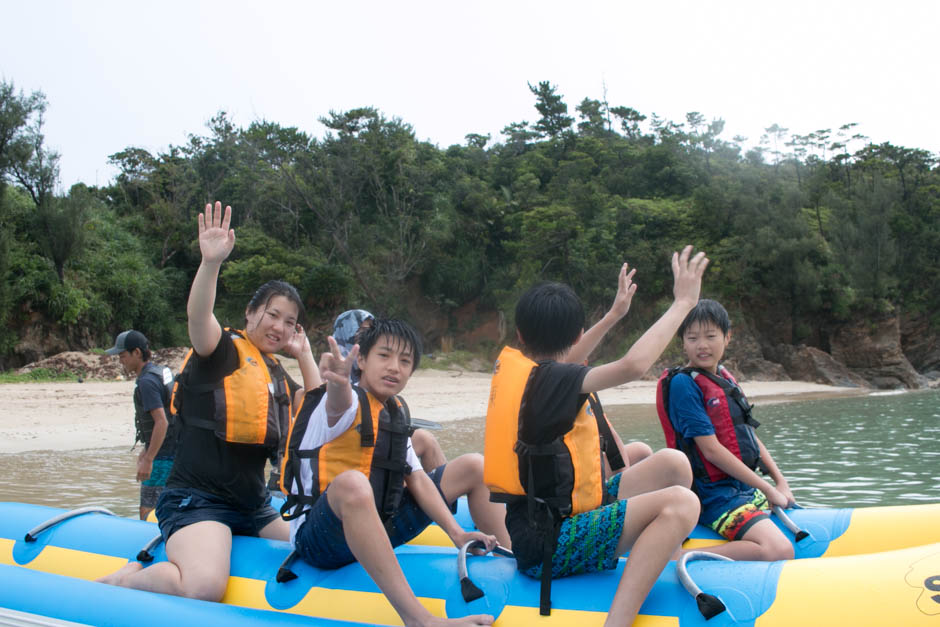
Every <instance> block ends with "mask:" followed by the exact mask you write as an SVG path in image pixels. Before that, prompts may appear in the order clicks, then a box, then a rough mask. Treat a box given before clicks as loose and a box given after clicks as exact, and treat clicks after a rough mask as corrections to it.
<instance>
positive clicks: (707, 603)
mask: <svg viewBox="0 0 940 627" xmlns="http://www.w3.org/2000/svg"><path fill="white" fill-rule="evenodd" d="M695 603H696V604H697V605H698V611H699V613H700V614H701V615H702V617H704V618H705V620H709V619H712V618H714V617H716V616H718V615H719V614H721V613H722V612H724V611H725V609H727V608H725V604H724V603H722V602H721V600H720V599H719V598H718V597H716V596H715V595H714V594H708V593H707V592H699V593H698V595H696V597H695Z"/></svg>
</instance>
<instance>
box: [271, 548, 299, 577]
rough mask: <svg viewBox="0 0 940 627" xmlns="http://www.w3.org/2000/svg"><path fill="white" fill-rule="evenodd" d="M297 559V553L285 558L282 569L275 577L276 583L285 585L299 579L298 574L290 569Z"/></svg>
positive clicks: (291, 553)
mask: <svg viewBox="0 0 940 627" xmlns="http://www.w3.org/2000/svg"><path fill="white" fill-rule="evenodd" d="M295 557H297V551H291V552H290V553H288V555H287V557H285V558H284V561H283V562H281V565H280V567H279V568H278V569H277V575H275V576H274V581H276V582H278V583H285V582H287V581H292V580H294V579H297V573H295V572H294V571H292V570H291V569H290V564H291V562H292V561H294V558H295Z"/></svg>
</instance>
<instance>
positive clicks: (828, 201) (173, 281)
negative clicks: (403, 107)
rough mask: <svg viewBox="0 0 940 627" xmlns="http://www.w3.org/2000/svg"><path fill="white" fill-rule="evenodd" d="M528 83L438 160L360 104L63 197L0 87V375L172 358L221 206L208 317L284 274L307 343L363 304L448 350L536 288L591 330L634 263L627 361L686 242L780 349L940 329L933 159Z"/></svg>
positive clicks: (6, 89) (845, 134)
mask: <svg viewBox="0 0 940 627" xmlns="http://www.w3.org/2000/svg"><path fill="white" fill-rule="evenodd" d="M529 88H530V89H531V92H532V95H533V100H534V105H535V107H534V110H533V120H534V121H516V122H510V123H508V124H507V126H506V127H505V128H504V129H503V135H502V137H499V138H492V137H490V136H483V135H479V134H474V133H470V134H468V135H467V136H466V143H465V144H463V145H454V146H449V147H446V148H442V147H438V146H435V145H433V144H431V143H428V142H423V141H419V140H417V139H416V135H415V132H414V130H413V129H412V127H411V126H410V125H409V124H408V123H407V122H405V121H403V120H400V119H397V118H394V117H392V118H389V117H386V115H385V114H383V113H382V112H380V111H377V110H375V109H373V108H369V107H365V108H360V109H353V110H350V111H342V112H333V111H331V112H329V113H328V114H326V115H325V116H324V117H323V118H321V120H320V121H321V122H322V123H323V124H324V125H325V126H326V127H327V129H328V132H327V133H326V134H325V136H324V137H322V138H315V137H312V136H311V135H309V134H307V133H305V132H303V131H301V130H298V129H297V128H290V127H284V126H281V125H279V124H278V123H277V122H274V121H257V122H254V123H252V124H251V125H249V126H248V127H246V128H241V127H238V126H236V125H235V124H233V122H232V121H231V120H230V118H229V117H228V116H227V115H226V114H225V113H219V114H218V115H217V116H216V117H214V118H213V119H212V120H211V121H210V123H209V124H208V129H207V131H206V132H204V134H194V135H191V136H190V138H189V141H188V142H187V143H186V144H185V145H182V146H172V147H170V148H169V149H168V150H167V151H166V152H164V153H159V154H151V153H150V152H148V151H145V150H142V149H139V148H134V147H128V148H126V149H125V150H123V151H121V152H118V153H116V154H114V155H112V156H111V161H112V163H113V164H115V165H116V166H117V168H118V169H119V171H120V173H119V175H118V176H117V177H116V179H115V180H114V181H113V182H112V183H111V184H109V185H107V186H103V187H99V188H91V187H87V186H85V185H81V184H79V185H75V186H73V187H72V188H71V189H69V190H68V192H67V193H64V194H63V193H58V192H57V191H56V185H57V158H58V155H56V154H55V153H54V152H52V151H50V150H49V149H48V148H47V147H46V146H45V143H44V137H43V128H42V123H43V113H44V110H45V106H46V101H45V98H44V96H43V95H42V94H40V93H32V94H26V93H24V92H22V91H17V90H16V89H15V86H14V85H13V84H12V83H8V82H2V83H0V366H3V367H11V366H16V365H20V364H22V363H24V362H25V361H26V360H27V359H35V358H37V357H39V356H42V355H36V354H35V353H36V352H37V349H36V348H35V347H33V348H28V347H27V345H29V346H35V345H41V344H42V343H41V342H40V343H39V344H36V343H35V342H34V343H33V344H30V343H29V342H27V341H26V340H27V339H28V338H29V337H31V336H35V335H36V334H41V335H42V336H43V337H47V338H54V339H55V341H48V342H47V343H46V344H45V346H47V348H48V350H49V351H53V350H65V349H67V348H69V349H80V348H88V347H93V346H105V345H110V343H111V341H112V338H113V337H114V334H115V333H116V332H118V331H121V330H123V329H126V328H131V327H133V328H136V329H140V330H141V331H143V332H144V333H146V334H147V335H148V336H149V337H150V338H151V341H152V342H153V343H154V344H155V345H156V346H169V345H183V344H185V343H186V335H185V302H186V298H187V294H188V287H189V282H190V280H191V279H192V276H193V275H194V273H195V270H196V267H197V266H198V263H199V253H198V246H197V244H196V242H195V234H196V215H197V213H198V212H199V211H200V210H201V209H202V208H203V207H204V205H205V203H206V202H207V201H210V200H221V201H222V202H223V203H225V204H230V205H231V206H232V207H233V210H234V223H235V224H234V226H235V229H236V236H237V243H236V248H235V252H234V253H233V256H232V257H231V258H230V260H229V261H228V262H227V263H226V264H225V265H224V266H223V272H222V276H221V280H220V286H219V289H220V295H219V305H220V318H227V319H228V320H229V321H231V322H233V323H236V324H237V323H238V321H239V320H240V319H241V314H242V312H243V311H244V306H245V303H246V302H247V300H248V296H249V295H250V294H251V292H252V291H253V290H254V289H255V287H257V286H258V285H260V284H261V283H262V282H264V281H266V280H268V279H271V278H283V279H286V280H288V281H290V282H291V283H293V284H294V285H296V286H297V287H298V289H299V290H300V292H301V294H302V296H303V297H304V299H305V301H306V303H307V306H308V314H309V325H310V326H311V327H318V328H325V327H326V325H328V324H329V321H330V320H331V318H332V316H334V315H335V314H336V313H338V312H339V311H341V310H343V309H345V308H347V307H349V306H357V307H364V308H367V309H371V310H373V311H377V312H385V313H389V314H396V315H404V316H407V317H410V318H412V319H413V320H416V321H417V322H418V323H419V326H422V325H423V326H424V327H425V332H426V334H427V335H429V336H430V337H429V339H430V340H431V342H430V343H431V345H432V346H435V345H436V344H435V342H436V341H438V340H439V339H440V337H443V336H445V335H446V336H453V337H456V338H457V345H458V346H459V345H460V343H461V340H460V338H461V331H463V330H465V329H461V328H459V327H460V326H461V325H472V324H474V322H473V319H469V320H468V319H467V318H466V316H465V317H463V318H460V319H459V320H458V316H457V315H456V314H457V312H458V311H462V310H464V309H465V308H466V307H467V306H468V305H473V311H475V312H478V314H479V315H481V316H482V315H484V314H486V313H487V312H489V313H490V314H492V313H493V312H503V313H504V314H505V316H506V317H507V318H508V319H509V321H510V322H511V316H512V307H513V305H514V302H515V298H516V296H517V295H518V293H519V291H520V290H522V289H524V288H525V287H527V286H529V285H530V284H532V283H533V282H535V281H538V280H543V279H551V280H561V281H565V282H568V283H571V284H572V285H573V286H575V288H576V290H577V291H578V293H579V294H580V295H581V297H582V298H583V300H584V302H585V306H586V308H587V311H588V312H589V317H591V318H592V319H596V318H597V317H598V316H599V315H600V313H601V312H603V311H604V310H605V308H606V307H607V306H608V304H609V302H610V300H611V298H612V296H613V293H614V287H615V280H616V276H617V270H618V268H619V266H620V264H621V263H622V262H623V261H628V262H629V263H630V264H631V266H634V267H636V268H638V274H637V277H636V280H637V283H638V284H639V286H640V292H639V294H638V296H637V298H636V299H635V304H634V310H633V311H634V313H633V314H631V315H633V316H635V317H636V323H635V324H631V325H630V326H629V329H625V330H624V331H623V335H622V337H620V338H618V342H619V343H620V344H621V346H619V347H617V348H620V347H622V344H623V343H624V342H626V341H627V340H628V339H630V337H635V336H636V334H637V333H639V330H640V328H641V324H643V323H647V322H650V321H652V319H653V318H654V316H656V315H658V313H660V312H661V311H662V310H663V309H664V306H665V303H666V301H667V299H668V298H670V292H671V281H670V274H669V265H668V259H669V255H670V254H671V252H672V251H673V250H676V249H678V248H679V247H681V246H682V245H683V244H685V243H692V244H694V245H695V246H696V248H698V249H703V250H705V251H707V253H708V255H709V257H710V258H711V259H712V263H711V266H710V268H709V270H708V272H707V275H706V286H705V295H707V296H710V297H714V298H717V299H719V300H722V301H723V302H725V303H726V304H727V305H729V309H731V310H732V313H733V314H734V315H737V316H746V317H748V318H749V319H750V320H752V321H753V324H754V326H755V327H756V328H758V329H760V331H761V333H762V334H763V335H764V336H765V337H767V338H768V340H769V341H771V342H773V343H788V344H807V345H810V346H816V347H818V348H821V349H822V350H828V341H829V340H828V332H829V330H830V329H832V328H833V326H834V325H838V324H839V323H842V322H845V321H848V320H859V319H866V318H877V317H879V316H885V315H894V314H896V313H897V312H899V311H905V312H914V313H919V314H922V315H926V316H927V317H928V318H929V316H930V315H935V313H936V312H938V311H940V295H938V293H937V290H936V289H935V288H936V286H937V285H938V284H940V282H938V275H940V259H938V257H940V170H938V168H937V157H936V156H935V155H933V154H931V153H929V152H928V151H925V150H921V149H917V148H906V147H901V146H895V145H892V144H890V143H884V144H878V145H876V144H872V143H871V142H869V141H868V140H867V139H866V138H865V137H864V136H862V135H860V134H859V132H858V129H857V127H856V125H854V124H846V125H844V126H842V127H840V128H838V129H823V130H817V131H814V132H810V133H807V134H805V135H800V134H797V133H792V132H790V131H788V129H786V128H783V127H781V126H779V125H778V124H774V125H773V126H770V127H769V128H767V129H766V135H765V136H764V137H762V138H761V140H760V145H759V147H756V148H752V149H747V150H746V149H745V148H743V146H744V138H734V139H732V140H728V139H724V138H723V137H722V131H723V126H724V122H723V121H722V120H721V119H711V120H709V119H706V117H705V116H704V115H702V114H700V113H697V112H692V113H689V114H687V115H686V118H685V119H684V120H681V121H672V120H666V119H663V118H660V117H657V116H655V115H650V116H647V115H644V114H643V113H641V112H639V111H636V110H634V109H632V108H630V107H628V106H621V105H614V104H613V103H607V102H603V101H598V100H593V99H590V98H585V99H583V100H582V101H581V102H580V103H579V104H577V106H576V107H574V111H569V108H568V105H567V104H566V103H564V102H563V101H562V99H561V97H560V96H559V95H558V94H557V89H556V87H555V86H553V85H551V84H550V83H549V82H540V83H538V84H533V85H530V86H529ZM432 320H433V322H432ZM938 322H940V321H938V320H932V324H933V325H934V326H936V325H937V323H938ZM471 348H480V347H479V346H477V347H471ZM482 348H483V349H491V348H492V347H491V346H483V347H482Z"/></svg>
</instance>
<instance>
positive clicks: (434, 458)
mask: <svg viewBox="0 0 940 627" xmlns="http://www.w3.org/2000/svg"><path fill="white" fill-rule="evenodd" d="M374 319H375V316H373V315H372V314H371V313H369V312H368V311H366V310H365V309H350V310H349V311H344V312H343V313H341V314H340V315H338V316H336V321H335V322H334V323H333V339H334V340H336V345H337V346H338V347H339V350H340V352H341V353H342V354H343V357H346V355H348V354H349V351H350V350H352V347H353V346H354V345H355V344H356V335H357V334H358V333H359V329H367V328H369V327H370V326H371V325H372V320H374ZM359 375H360V372H359V366H358V365H356V364H353V367H352V372H351V373H350V377H349V378H350V382H351V383H352V384H353V385H356V384H358V383H359ZM411 446H412V448H413V449H414V452H415V454H416V455H417V456H418V459H420V460H421V467H422V468H424V471H425V472H428V473H430V472H431V471H432V470H434V469H435V468H437V467H439V466H443V465H444V464H446V463H447V457H446V456H445V455H444V450H443V449H441V445H440V443H439V442H438V441H437V438H435V437H434V435H433V434H432V433H431V432H430V431H428V430H427V429H415V430H414V433H412V434H411Z"/></svg>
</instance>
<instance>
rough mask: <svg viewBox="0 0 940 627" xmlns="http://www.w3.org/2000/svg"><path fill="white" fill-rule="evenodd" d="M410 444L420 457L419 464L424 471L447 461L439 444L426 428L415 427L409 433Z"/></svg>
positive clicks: (428, 470)
mask: <svg viewBox="0 0 940 627" xmlns="http://www.w3.org/2000/svg"><path fill="white" fill-rule="evenodd" d="M411 445H412V446H413V447H414V450H415V455H417V456H418V458H420V459H421V466H422V468H424V471H425V472H431V471H432V470H434V469H435V468H437V467H438V466H441V465H443V464H446V463H447V457H446V456H445V455H444V451H443V450H442V449H441V444H440V443H439V442H438V441H437V438H435V437H434V434H432V433H431V432H430V431H428V430H427V429H416V430H415V432H414V433H412V434H411Z"/></svg>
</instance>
